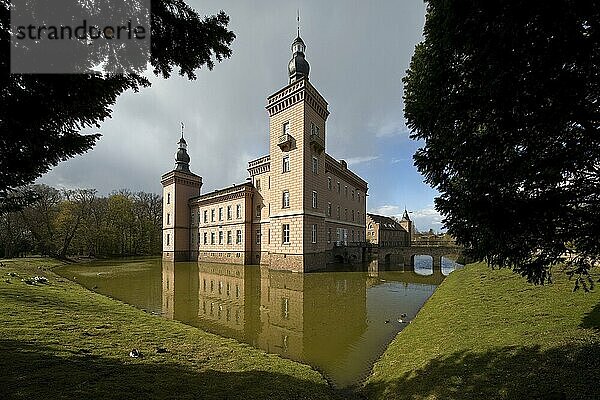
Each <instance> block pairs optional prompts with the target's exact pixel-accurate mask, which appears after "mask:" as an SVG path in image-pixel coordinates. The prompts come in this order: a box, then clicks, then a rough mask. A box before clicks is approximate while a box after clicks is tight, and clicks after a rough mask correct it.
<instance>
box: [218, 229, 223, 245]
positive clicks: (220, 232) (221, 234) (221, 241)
mask: <svg viewBox="0 0 600 400" xmlns="http://www.w3.org/2000/svg"><path fill="white" fill-rule="evenodd" d="M219 244H223V231H219Z"/></svg>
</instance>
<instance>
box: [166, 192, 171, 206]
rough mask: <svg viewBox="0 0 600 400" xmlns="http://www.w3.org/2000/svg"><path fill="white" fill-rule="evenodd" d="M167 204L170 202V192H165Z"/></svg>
mask: <svg viewBox="0 0 600 400" xmlns="http://www.w3.org/2000/svg"><path fill="white" fill-rule="evenodd" d="M167 204H171V193H167Z"/></svg>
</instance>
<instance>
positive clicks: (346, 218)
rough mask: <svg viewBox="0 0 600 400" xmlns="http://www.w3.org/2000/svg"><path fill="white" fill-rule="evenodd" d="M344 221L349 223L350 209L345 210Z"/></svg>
mask: <svg viewBox="0 0 600 400" xmlns="http://www.w3.org/2000/svg"><path fill="white" fill-rule="evenodd" d="M344 221H348V209H347V208H344Z"/></svg>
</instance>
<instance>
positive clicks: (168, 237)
mask: <svg viewBox="0 0 600 400" xmlns="http://www.w3.org/2000/svg"><path fill="white" fill-rule="evenodd" d="M170 244H171V235H169V234H168V233H167V246H169V245H170Z"/></svg>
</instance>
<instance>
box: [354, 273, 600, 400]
mask: <svg viewBox="0 0 600 400" xmlns="http://www.w3.org/2000/svg"><path fill="white" fill-rule="evenodd" d="M554 279H555V282H554V284H552V285H549V286H533V285H530V284H528V283H526V282H525V281H524V280H523V279H522V278H521V277H519V276H517V275H515V274H513V273H512V272H510V271H508V270H499V271H498V270H490V269H488V268H487V266H485V265H482V264H475V265H469V266H467V267H465V268H464V269H462V270H458V271H455V272H453V273H452V274H451V275H450V277H449V278H447V279H446V280H445V281H444V282H443V283H442V285H441V286H440V287H439V288H438V289H437V291H436V292H435V293H434V294H433V296H432V297H431V298H430V299H429V301H428V302H427V303H426V305H425V306H424V308H423V309H422V310H421V311H420V312H419V315H418V316H417V318H416V319H415V320H414V321H413V323H411V324H410V325H409V326H408V327H407V328H406V329H404V330H403V331H402V332H401V333H400V334H399V335H398V337H397V338H396V339H395V340H394V341H393V342H392V344H391V345H390V346H389V348H388V349H387V351H386V352H385V354H384V355H383V356H382V358H381V359H380V360H379V361H378V362H377V364H376V365H375V367H374V370H373V374H372V376H371V377H370V379H369V381H368V383H367V386H366V388H365V393H366V394H367V395H368V396H369V397H370V398H372V399H412V400H417V399H548V400H550V399H600V385H599V382H600V331H599V330H600V286H598V287H597V288H596V289H595V291H594V292H593V293H584V292H583V291H578V292H575V293H573V291H572V289H573V282H569V281H568V279H567V278H566V277H565V276H564V275H563V274H561V273H560V272H559V271H555V272H554Z"/></svg>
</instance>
